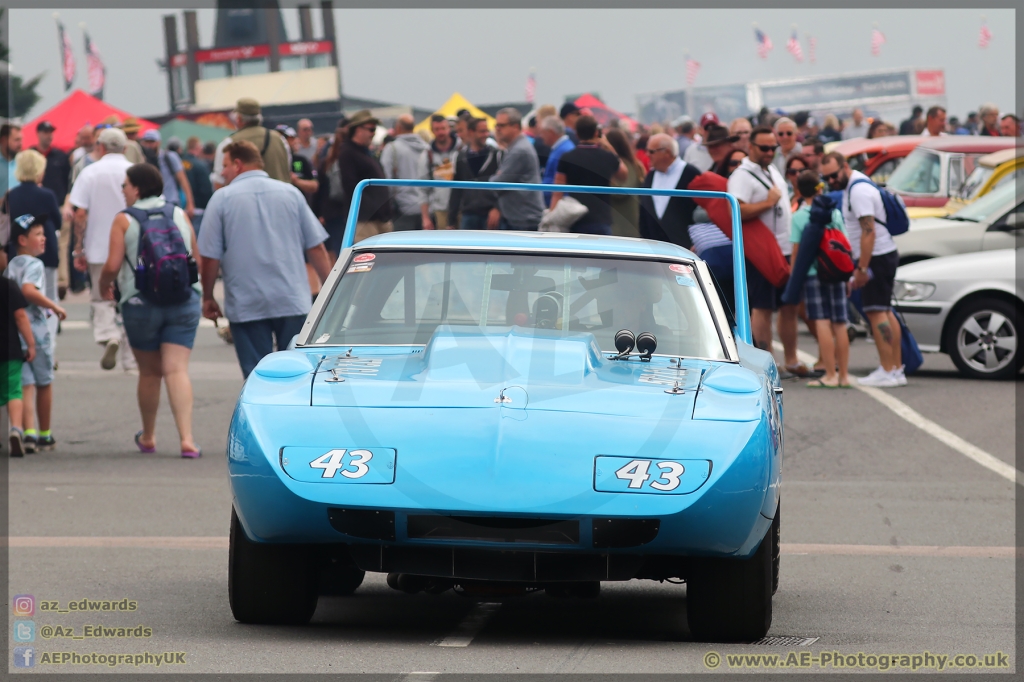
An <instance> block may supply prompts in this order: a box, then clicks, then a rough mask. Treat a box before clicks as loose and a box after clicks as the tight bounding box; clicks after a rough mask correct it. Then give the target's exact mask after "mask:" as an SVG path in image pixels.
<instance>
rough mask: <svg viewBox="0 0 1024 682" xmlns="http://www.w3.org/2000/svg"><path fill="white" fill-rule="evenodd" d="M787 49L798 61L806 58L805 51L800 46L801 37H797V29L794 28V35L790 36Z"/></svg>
mask: <svg viewBox="0 0 1024 682" xmlns="http://www.w3.org/2000/svg"><path fill="white" fill-rule="evenodd" d="M786 50H787V51H788V52H789V53H790V54H791V55H793V56H794V57H795V58H796V60H797V61H798V62H802V61H803V60H804V51H803V48H801V47H800V39H799V38H797V37H796V29H793V35H791V36H789V40H788V41H787V42H786Z"/></svg>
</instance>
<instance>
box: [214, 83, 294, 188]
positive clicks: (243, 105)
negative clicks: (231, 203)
mask: <svg viewBox="0 0 1024 682" xmlns="http://www.w3.org/2000/svg"><path fill="white" fill-rule="evenodd" d="M260 112H261V110H260V103H259V102H257V101H256V100H254V99H252V98H251V97H243V98H242V99H240V100H238V102H237V103H236V104H235V108H234V110H233V111H232V112H231V120H232V121H234V123H235V125H236V126H237V127H238V130H236V131H235V132H233V133H231V135H229V136H228V137H226V138H224V140H223V141H222V142H221V143H220V144H219V145H218V146H217V152H216V156H215V157H214V161H213V172H212V173H211V174H210V180H211V181H212V182H213V188H214V189H215V190H216V189H219V188H221V187H223V186H224V185H226V184H227V182H226V181H225V180H224V176H223V172H224V148H225V147H227V146H228V145H229V144H231V143H232V142H241V141H246V142H251V143H252V144H253V145H255V147H256V150H257V151H259V153H260V157H261V158H262V159H263V170H265V171H266V172H267V175H269V176H270V177H272V178H273V179H275V180H280V181H281V182H287V183H288V184H291V182H292V174H291V150H289V149H288V143H287V142H285V139H284V137H282V136H281V133H279V132H277V131H276V130H269V129H267V128H264V127H263V114H262V113H260Z"/></svg>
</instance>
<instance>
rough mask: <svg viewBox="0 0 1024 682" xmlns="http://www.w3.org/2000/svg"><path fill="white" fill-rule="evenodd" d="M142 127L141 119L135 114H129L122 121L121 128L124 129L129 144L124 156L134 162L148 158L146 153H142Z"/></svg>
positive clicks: (140, 161) (141, 161)
mask: <svg viewBox="0 0 1024 682" xmlns="http://www.w3.org/2000/svg"><path fill="white" fill-rule="evenodd" d="M141 128H142V126H140V125H139V119H137V118H135V117H134V116H129V117H128V118H126V119H125V120H123V121H121V130H123V131H124V135H125V137H127V138H128V144H127V145H125V148H124V157H125V158H126V159H128V160H129V161H131V162H132V163H143V162H144V161H145V160H146V156H145V154H143V153H142V145H140V144H139V141H138V137H139V130H141Z"/></svg>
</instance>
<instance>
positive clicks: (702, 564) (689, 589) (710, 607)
mask: <svg viewBox="0 0 1024 682" xmlns="http://www.w3.org/2000/svg"><path fill="white" fill-rule="evenodd" d="M774 545H775V532H774V529H773V528H769V529H768V531H767V532H766V533H765V535H764V539H762V540H761V545H760V547H758V548H757V551H756V552H755V553H754V556H752V557H750V558H749V559H702V560H700V561H698V562H696V564H695V565H694V567H693V570H692V571H691V573H690V575H689V576H687V581H686V619H687V622H688V623H689V626H690V634H691V635H692V636H693V638H694V639H695V640H697V641H699V642H753V641H755V640H758V639H761V638H762V637H764V636H765V635H766V634H767V633H768V629H769V628H770V627H771V625H772V584H773V582H774V576H773V571H772V557H773V556H774Z"/></svg>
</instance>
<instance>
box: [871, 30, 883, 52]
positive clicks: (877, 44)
mask: <svg viewBox="0 0 1024 682" xmlns="http://www.w3.org/2000/svg"><path fill="white" fill-rule="evenodd" d="M883 44H885V34H884V33H882V32H881V31H879V30H878V29H877V28H873V29H871V54H872V55H874V56H875V57H877V56H878V55H880V54H882V45H883Z"/></svg>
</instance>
